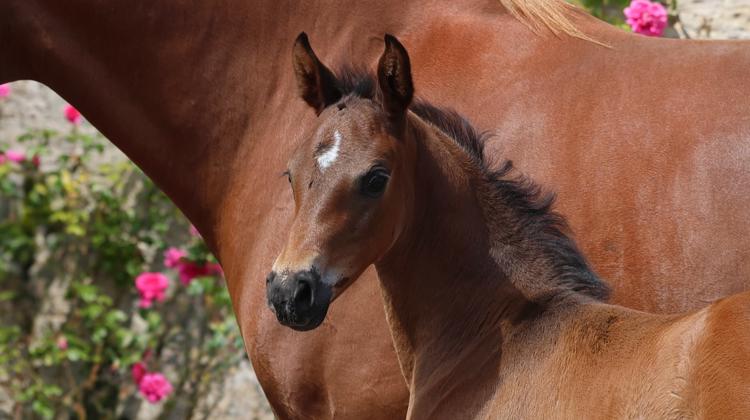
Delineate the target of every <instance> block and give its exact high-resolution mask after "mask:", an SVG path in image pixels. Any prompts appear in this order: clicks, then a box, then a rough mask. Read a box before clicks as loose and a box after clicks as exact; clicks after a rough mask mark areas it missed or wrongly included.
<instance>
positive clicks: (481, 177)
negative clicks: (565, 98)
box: [267, 35, 750, 419]
mask: <svg viewBox="0 0 750 420" xmlns="http://www.w3.org/2000/svg"><path fill="white" fill-rule="evenodd" d="M385 42H386V47H385V51H384V52H383V56H382V57H381V58H380V61H379V64H378V71H377V82H375V81H374V78H371V77H368V76H356V75H355V76H352V75H351V74H349V75H347V76H346V77H344V78H342V79H341V80H339V79H338V78H337V77H336V76H334V75H333V73H331V72H330V71H327V70H326V69H325V67H322V66H321V65H320V64H319V62H318V59H317V58H316V57H315V55H314V54H313V52H312V49H311V48H310V46H309V44H308V42H307V40H306V37H305V36H304V35H303V36H301V37H300V38H299V40H298V41H297V43H296V46H295V55H294V57H295V62H294V68H295V72H296V74H297V76H298V85H299V86H300V91H301V93H302V97H303V98H304V99H305V101H307V103H308V104H309V105H311V106H312V107H313V108H315V109H316V110H317V111H318V112H319V113H320V115H319V117H318V120H317V121H316V123H315V124H314V125H313V126H312V127H311V128H310V130H309V132H308V135H307V138H306V139H305V140H304V141H303V142H301V144H300V146H299V148H298V149H297V151H296V152H295V153H294V156H293V157H292V159H291V160H290V163H289V166H288V167H289V170H288V175H289V180H290V183H291V185H292V196H293V201H294V208H295V216H294V221H293V223H292V226H291V231H290V233H289V239H288V241H287V243H286V246H285V247H284V249H283V250H282V251H281V254H280V256H279V258H278V259H277V260H276V262H275V264H274V268H273V271H272V272H271V274H270V275H269V276H268V281H269V283H268V290H267V292H268V299H269V303H270V304H271V307H272V309H273V310H274V312H275V314H276V316H277V317H278V319H279V321H280V322H281V323H282V324H284V325H287V326H290V327H293V328H295V329H311V328H316V327H317V326H318V325H320V323H321V322H322V321H323V318H324V317H325V314H326V312H327V310H328V305H329V304H330V302H331V301H332V300H333V299H335V298H336V297H338V296H342V294H344V293H345V292H344V291H345V290H346V288H347V287H349V286H350V285H352V284H353V283H354V282H356V280H357V278H358V277H359V276H360V275H361V274H362V273H363V272H364V271H365V269H366V268H367V267H368V266H370V265H372V264H374V265H375V268H376V270H377V273H378V277H379V279H380V286H381V290H382V293H383V298H384V302H385V311H386V314H387V315H388V323H389V325H390V328H391V334H392V335H393V337H394V340H395V344H396V349H397V352H398V355H399V360H400V363H401V369H402V371H403V373H404V377H405V378H406V381H407V383H408V384H409V390H410V394H411V399H410V401H409V411H408V415H407V418H414V419H438V418H445V419H459V418H460V419H468V418H493V419H495V418H508V419H517V418H530V419H533V418H538V419H544V418H662V419H663V418H717V419H719V418H720V419H728V418H745V417H747V416H748V414H750V399H748V397H750V292H745V293H742V294H739V295H736V296H733V297H730V298H727V299H724V300H721V301H719V302H716V303H714V304H712V305H710V306H708V307H706V308H704V309H702V310H699V311H695V312H692V313H689V314H687V315H681V316H667V315H652V314H647V313H644V312H639V311H636V310H633V309H627V308H624V307H621V306H614V305H608V304H605V303H603V302H602V300H603V299H604V298H605V297H606V296H607V294H608V288H607V286H606V285H605V284H604V283H603V282H602V281H600V280H599V278H598V277H597V275H596V274H594V272H593V271H592V269H591V268H590V267H589V264H588V263H587V261H586V259H585V258H584V256H583V254H582V253H581V252H580V251H579V250H578V248H577V246H576V244H575V242H574V241H573V240H572V239H571V238H570V237H569V236H568V235H567V234H566V233H565V231H566V227H565V221H564V219H563V218H562V217H561V216H559V215H558V214H556V213H554V212H552V211H551V209H550V208H551V206H552V202H553V199H552V196H551V195H547V194H543V193H542V192H541V190H540V188H539V187H538V186H537V185H536V184H534V183H533V182H532V181H530V180H529V179H527V178H523V177H520V176H518V175H513V174H512V172H511V170H512V165H511V164H510V163H505V164H503V165H500V168H499V169H492V168H491V166H490V163H488V162H487V159H486V158H485V155H484V139H483V138H482V137H481V136H480V135H478V134H477V132H476V131H475V130H474V128H473V127H472V126H471V125H469V123H468V122H467V121H466V120H464V119H463V118H462V117H461V116H459V115H458V114H456V113H455V112H451V111H446V110H444V109H441V108H437V107H434V106H432V105H430V104H428V103H424V102H422V103H420V102H417V103H415V104H413V105H412V96H413V91H414V89H413V84H412V79H411V70H410V64H409V57H408V55H407V52H406V50H405V49H404V47H403V46H402V45H401V44H400V43H399V42H398V41H397V40H396V38H394V37H392V36H389V35H386V37H385ZM716 251H717V252H719V251H720V250H716ZM343 299H346V296H345V295H344V297H342V300H343Z"/></svg>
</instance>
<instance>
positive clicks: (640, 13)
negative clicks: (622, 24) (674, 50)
mask: <svg viewBox="0 0 750 420" xmlns="http://www.w3.org/2000/svg"><path fill="white" fill-rule="evenodd" d="M623 12H624V13H625V17H626V22H627V24H628V25H630V28H631V29H632V30H633V32H635V33H638V34H642V35H648V36H661V35H662V34H663V33H664V28H666V27H667V9H665V8H664V6H663V5H662V4H661V3H658V2H652V1H649V0H633V1H632V2H631V3H630V6H629V7H626V8H625V10H624V11H623Z"/></svg>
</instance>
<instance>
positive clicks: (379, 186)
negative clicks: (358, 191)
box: [361, 168, 390, 198]
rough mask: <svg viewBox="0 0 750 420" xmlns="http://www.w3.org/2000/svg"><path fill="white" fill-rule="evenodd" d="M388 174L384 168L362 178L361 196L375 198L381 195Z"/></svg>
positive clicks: (386, 182)
mask: <svg viewBox="0 0 750 420" xmlns="http://www.w3.org/2000/svg"><path fill="white" fill-rule="evenodd" d="M389 178H390V174H389V173H388V171H387V170H385V169H384V168H375V169H373V170H371V171H370V172H368V173H367V175H365V176H364V177H362V183H361V188H362V194H364V195H366V196H368V197H372V198H376V197H379V196H380V195H381V194H383V191H385V186H386V185H388V179H389Z"/></svg>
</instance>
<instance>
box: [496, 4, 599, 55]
mask: <svg viewBox="0 0 750 420" xmlns="http://www.w3.org/2000/svg"><path fill="white" fill-rule="evenodd" d="M499 1H500V4H502V5H503V7H505V9H506V10H507V11H508V12H510V13H511V14H512V15H513V16H515V17H516V19H518V20H519V21H521V22H522V23H524V24H525V25H526V26H528V27H529V28H531V30H532V31H534V32H536V33H539V32H541V31H542V30H543V29H544V28H547V29H548V30H549V31H550V32H552V33H553V34H554V35H555V36H559V35H560V34H565V35H568V36H572V37H574V38H579V39H583V40H586V41H591V42H594V43H596V44H601V42H599V41H597V40H595V39H593V38H591V37H590V36H588V35H586V34H585V33H583V32H581V30H580V29H578V27H576V25H575V24H574V23H573V22H572V21H571V18H570V15H571V13H572V12H573V11H574V10H577V8H576V7H575V6H573V5H572V4H570V3H568V2H566V1H564V0H499Z"/></svg>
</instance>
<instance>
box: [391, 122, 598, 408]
mask: <svg viewBox="0 0 750 420" xmlns="http://www.w3.org/2000/svg"><path fill="white" fill-rule="evenodd" d="M417 113H419V111H417ZM410 121H411V123H412V128H413V129H412V130H411V132H412V133H413V137H414V139H415V140H414V141H415V143H416V145H417V159H416V165H415V168H414V176H415V177H416V181H415V195H414V197H415V198H414V204H413V213H412V223H410V224H409V226H410V227H409V228H408V229H407V230H406V231H405V232H404V233H403V234H402V235H401V236H400V238H399V239H398V240H397V242H396V243H395V244H394V246H393V248H392V249H391V250H389V252H388V254H387V255H386V256H385V257H384V258H383V259H382V260H381V261H380V262H378V263H377V264H376V268H377V270H378V274H379V277H380V280H381V285H382V290H383V294H384V299H385V302H386V313H387V314H388V318H389V323H390V325H391V330H392V334H393V337H394V341H395V344H396V348H397V352H398V354H399V360H400V362H401V366H402V370H403V373H404V376H405V377H406V379H407V383H408V384H409V385H410V386H411V387H412V391H415V389H414V388H415V386H418V387H419V388H420V389H419V392H420V393H424V394H429V393H431V394H432V395H433V396H436V395H444V393H445V392H446V389H445V388H444V387H445V386H446V384H449V383H450V382H451V373H452V372H453V373H456V374H460V375H465V376H463V377H472V378H474V380H476V381H482V380H486V381H488V382H487V384H490V383H492V381H496V380H497V372H498V369H499V366H500V358H501V355H502V349H503V344H504V342H505V341H507V340H508V337H509V336H510V335H512V334H513V333H514V332H516V331H518V330H519V329H520V328H528V327H529V325H530V324H533V323H534V322H536V321H537V320H538V319H539V316H537V315H538V314H540V313H549V311H550V308H572V307H574V306H576V305H577V304H579V303H581V302H588V301H591V300H592V298H603V297H604V296H606V292H607V290H606V286H605V285H604V284H602V283H600V282H599V280H598V279H597V278H596V276H595V275H594V274H593V273H592V272H591V271H590V270H589V268H588V266H587V264H586V262H585V260H584V259H583V257H582V256H581V254H580V253H579V252H578V250H577V249H576V247H575V244H574V243H573V242H572V240H570V239H569V238H568V237H567V236H566V235H565V234H564V233H563V232H562V231H561V228H562V227H561V223H562V221H561V220H559V219H558V218H557V216H556V215H555V214H554V213H551V212H550V211H549V205H550V204H551V200H545V199H544V198H543V197H540V195H539V193H538V192H537V190H536V188H535V187H534V186H533V184H530V183H529V182H528V181H523V180H519V179H517V178H512V177H510V176H508V174H507V173H506V172H507V170H506V171H501V172H496V173H492V172H490V171H488V170H487V169H486V167H485V163H484V160H483V157H482V153H481V139H479V138H476V137H475V138H474V139H473V140H476V141H469V142H465V143H464V144H463V145H461V144H459V143H458V142H457V141H456V140H454V139H451V138H449V137H448V136H447V135H445V134H443V132H442V131H438V130H437V129H436V128H435V127H434V126H431V125H429V124H428V123H425V122H424V121H422V120H420V119H418V118H417V117H416V116H414V115H413V114H411V115H410ZM467 137H472V134H470V135H468V136H467ZM470 140H471V139H470ZM467 150H474V152H467ZM506 169H507V168H506ZM562 302H564V304H563V303H562ZM472 369H473V370H475V372H473V373H472V374H467V370H472ZM450 386H459V385H458V384H454V385H450ZM471 389H475V390H478V389H484V390H486V391H487V392H488V393H491V392H492V390H493V389H494V387H493V386H480V385H478V384H474V386H472V387H471ZM449 391H450V390H449ZM485 397H487V396H483V395H480V394H477V395H474V396H473V398H476V404H482V403H483V402H484V398H485ZM412 398H415V396H414V395H412ZM437 399H438V400H439V398H437Z"/></svg>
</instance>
